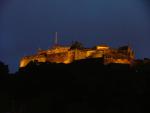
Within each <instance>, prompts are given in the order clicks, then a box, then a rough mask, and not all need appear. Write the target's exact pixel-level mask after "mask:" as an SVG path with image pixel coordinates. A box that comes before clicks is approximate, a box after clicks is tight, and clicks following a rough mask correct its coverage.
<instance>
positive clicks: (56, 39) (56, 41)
mask: <svg viewBox="0 0 150 113" xmlns="http://www.w3.org/2000/svg"><path fill="white" fill-rule="evenodd" d="M57 36H58V34H57V32H55V42H54V43H55V45H57V44H58V37H57Z"/></svg>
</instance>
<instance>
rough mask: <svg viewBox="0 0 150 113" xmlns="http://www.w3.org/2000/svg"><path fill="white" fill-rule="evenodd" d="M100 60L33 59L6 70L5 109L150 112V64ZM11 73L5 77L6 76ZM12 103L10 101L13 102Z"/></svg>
mask: <svg viewBox="0 0 150 113" xmlns="http://www.w3.org/2000/svg"><path fill="white" fill-rule="evenodd" d="M101 62H102V60H100V59H93V60H92V59H87V60H81V61H76V62H73V63H71V64H67V65H65V64H52V63H35V62H31V63H30V64H29V65H28V66H27V67H26V68H22V69H20V70H19V71H18V72H17V73H16V74H15V75H13V76H10V75H9V76H8V75H6V76H7V77H6V79H5V81H6V82H5V83H4V82H3V85H1V87H3V88H4V89H6V88H7V90H4V92H5V94H6V95H3V94H2V93H1V97H0V98H2V99H5V101H4V102H5V103H7V104H4V105H3V102H0V103H1V104H2V105H3V106H4V107H3V110H0V111H1V112H4V111H5V112H6V111H10V112H14V113H21V112H22V113H60V112H63V113H96V112H97V113H101V112H102V113H129V112H131V113H132V112H136V113H144V112H150V110H149V101H150V71H149V70H148V69H150V65H144V66H140V67H136V68H133V67H131V66H129V65H121V64H110V65H107V66H105V65H103V64H102V63H101ZM3 78H5V77H3ZM5 84H6V85H5ZM8 103H9V104H8Z"/></svg>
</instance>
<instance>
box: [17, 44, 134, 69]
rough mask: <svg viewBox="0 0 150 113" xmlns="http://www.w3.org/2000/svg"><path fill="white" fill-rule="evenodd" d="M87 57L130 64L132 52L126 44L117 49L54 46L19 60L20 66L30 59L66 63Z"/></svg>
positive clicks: (107, 62)
mask: <svg viewBox="0 0 150 113" xmlns="http://www.w3.org/2000/svg"><path fill="white" fill-rule="evenodd" d="M87 58H103V60H104V64H110V63H121V64H132V62H133V60H134V53H133V51H132V49H131V48H130V47H128V46H123V47H120V48H118V49H114V48H110V47H109V46H107V45H98V46H96V47H94V48H90V49H86V48H85V49H71V48H70V47H65V46H55V47H53V48H51V49H48V50H44V51H39V52H38V53H37V54H35V55H32V56H26V57H23V58H22V59H21V61H20V68H22V67H25V66H27V65H28V63H30V62H31V61H33V62H35V61H36V62H51V63H65V64H68V63H71V62H73V61H75V60H81V59H87Z"/></svg>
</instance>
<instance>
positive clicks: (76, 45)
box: [70, 41, 84, 49]
mask: <svg viewBox="0 0 150 113" xmlns="http://www.w3.org/2000/svg"><path fill="white" fill-rule="evenodd" d="M70 49H84V46H83V44H82V43H81V42H78V41H75V42H73V43H72V45H71V48H70Z"/></svg>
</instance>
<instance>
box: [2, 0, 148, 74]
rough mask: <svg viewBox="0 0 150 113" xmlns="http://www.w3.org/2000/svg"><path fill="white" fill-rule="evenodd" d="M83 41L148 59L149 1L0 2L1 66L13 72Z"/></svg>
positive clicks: (3, 0)
mask: <svg viewBox="0 0 150 113" xmlns="http://www.w3.org/2000/svg"><path fill="white" fill-rule="evenodd" d="M56 31H57V32H58V37H59V44H62V45H65V44H66V45H68V44H70V43H71V42H72V41H76V40H78V41H81V42H82V43H83V44H84V45H85V46H86V47H92V46H94V45H98V44H101V43H105V44H108V45H110V46H112V47H119V46H122V45H127V44H129V45H131V47H132V48H133V49H134V51H135V52H136V57H137V58H144V57H149V58H150V2H149V0H0V60H1V61H3V62H5V63H6V64H8V65H9V67H10V70H11V72H14V71H16V70H17V68H18V64H19V60H20V58H21V57H23V56H25V55H31V54H34V53H36V52H37V50H38V48H41V49H48V48H50V47H51V46H52V45H53V42H54V38H53V37H54V33H55V32H56Z"/></svg>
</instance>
